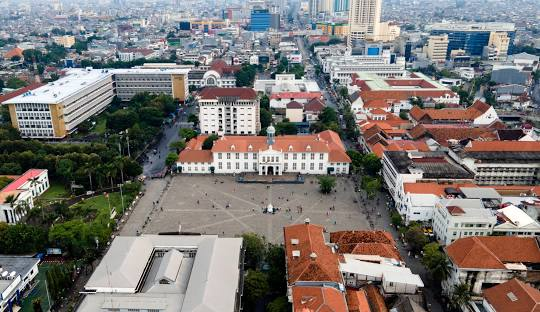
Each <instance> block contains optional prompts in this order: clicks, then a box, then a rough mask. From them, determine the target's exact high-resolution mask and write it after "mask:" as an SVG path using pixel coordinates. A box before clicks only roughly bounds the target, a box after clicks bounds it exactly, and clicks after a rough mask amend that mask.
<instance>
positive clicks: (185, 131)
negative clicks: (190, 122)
mask: <svg viewBox="0 0 540 312" xmlns="http://www.w3.org/2000/svg"><path fill="white" fill-rule="evenodd" d="M178 135H179V136H180V137H181V138H183V139H184V140H186V142H188V141H189V140H191V139H193V138H195V137H197V131H195V130H193V129H190V128H181V129H180V130H179V131H178Z"/></svg>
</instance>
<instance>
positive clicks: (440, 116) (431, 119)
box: [409, 100, 499, 126]
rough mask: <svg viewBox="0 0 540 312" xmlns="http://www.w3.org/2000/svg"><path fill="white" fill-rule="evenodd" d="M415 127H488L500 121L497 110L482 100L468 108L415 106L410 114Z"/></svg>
mask: <svg viewBox="0 0 540 312" xmlns="http://www.w3.org/2000/svg"><path fill="white" fill-rule="evenodd" d="M409 116H410V118H411V121H412V122H413V123H414V125H417V124H462V125H463V124H466V125H470V126H488V125H490V124H492V123H493V122H495V121H497V120H498V119H499V116H498V115H497V112H496V111H495V109H494V108H493V107H492V106H491V105H489V104H486V103H484V102H482V101H480V100H477V101H475V102H474V104H472V105H471V106H469V107H467V108H443V109H429V108H420V107H418V106H414V107H413V108H412V109H411V111H410V112H409Z"/></svg>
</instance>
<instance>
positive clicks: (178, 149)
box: [169, 141, 186, 153]
mask: <svg viewBox="0 0 540 312" xmlns="http://www.w3.org/2000/svg"><path fill="white" fill-rule="evenodd" d="M169 147H170V148H174V149H176V152H177V153H180V152H181V151H182V150H183V149H184V148H186V142H185V141H175V142H172V143H171V144H169Z"/></svg>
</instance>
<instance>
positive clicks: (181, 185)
mask: <svg viewBox="0 0 540 312" xmlns="http://www.w3.org/2000/svg"><path fill="white" fill-rule="evenodd" d="M147 183H150V184H151V183H155V182H154V181H153V180H151V181H148V182H147ZM150 189H151V188H150V187H148V188H147V190H150ZM334 190H335V191H334V192H333V193H331V194H328V195H324V194H321V193H320V192H319V184H318V181H317V178H316V177H314V176H306V178H305V183H303V184H261V183H253V184H251V183H238V182H236V181H235V178H234V177H232V176H186V175H182V176H175V177H173V178H172V179H171V180H170V182H169V184H168V186H167V187H166V188H165V191H163V193H161V194H160V196H159V198H156V199H155V200H152V201H151V202H149V203H143V202H141V203H139V206H140V205H141V204H146V205H148V204H149V206H152V207H146V208H147V209H148V211H147V213H146V215H145V216H144V217H141V216H139V217H136V216H135V218H130V219H129V221H128V224H126V227H125V229H126V231H129V230H131V231H133V230H134V229H135V230H136V231H138V233H145V234H156V233H162V232H174V231H178V230H179V229H180V227H181V231H182V232H197V233H206V234H219V235H220V236H226V237H232V236H236V235H241V234H242V233H245V232H256V233H259V234H261V235H263V236H264V237H266V239H267V240H268V241H270V242H275V243H279V242H282V241H283V227H284V226H286V225H289V224H296V223H302V222H303V221H304V220H305V219H306V218H309V219H310V220H311V222H312V223H314V224H321V225H323V226H325V227H326V229H327V231H338V230H345V229H347V230H351V229H357V230H358V229H370V226H371V225H373V227H374V228H379V229H380V228H382V227H384V226H385V225H387V223H388V221H386V222H384V221H383V220H384V219H385V218H383V217H381V214H380V212H381V211H384V210H385V208H384V207H385V203H383V202H382V201H381V202H380V208H379V209H376V208H375V207H376V205H378V204H377V201H376V200H373V201H368V200H366V199H365V195H362V193H361V192H355V189H354V182H353V181H352V180H351V179H350V178H348V177H338V178H337V181H336V187H335V189H334ZM147 195H150V198H153V197H152V194H148V193H147ZM145 197H146V196H145ZM269 204H271V205H272V206H273V207H274V209H277V211H275V213H265V209H266V208H268V205H269ZM138 208H142V207H138ZM143 209H145V208H143ZM145 210H146V209H145ZM384 212H386V211H384ZM370 222H371V223H372V224H370ZM126 234H131V233H126Z"/></svg>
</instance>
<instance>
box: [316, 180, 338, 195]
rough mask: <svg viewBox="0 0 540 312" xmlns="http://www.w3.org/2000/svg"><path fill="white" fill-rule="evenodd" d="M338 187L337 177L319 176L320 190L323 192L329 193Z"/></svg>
mask: <svg viewBox="0 0 540 312" xmlns="http://www.w3.org/2000/svg"><path fill="white" fill-rule="evenodd" d="M334 187H336V178H335V177H331V176H322V177H319V190H320V191H321V193H323V194H329V193H331V192H332V190H333V189H334Z"/></svg>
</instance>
